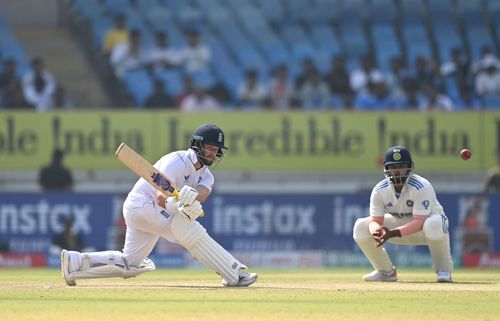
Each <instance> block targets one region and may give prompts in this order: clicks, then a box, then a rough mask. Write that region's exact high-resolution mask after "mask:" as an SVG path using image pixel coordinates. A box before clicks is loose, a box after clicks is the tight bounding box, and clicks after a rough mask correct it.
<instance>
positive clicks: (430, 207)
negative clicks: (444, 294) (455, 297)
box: [353, 146, 453, 282]
mask: <svg viewBox="0 0 500 321" xmlns="http://www.w3.org/2000/svg"><path fill="white" fill-rule="evenodd" d="M412 171H413V160H412V158H411V155H410V152H409V151H408V149H407V148H405V147H402V146H393V147H391V148H389V149H388V150H387V152H386V154H385V158H384V174H385V177H386V178H385V179H384V180H382V181H381V182H379V183H378V184H377V185H375V187H374V188H373V191H372V193H371V196H370V216H369V217H366V218H360V219H358V220H357V221H356V223H355V224H354V229H353V237H354V240H355V241H356V243H357V244H358V245H359V247H360V248H361V250H362V251H363V253H364V254H365V255H366V257H367V258H368V260H369V261H370V263H371V264H372V266H373V267H374V268H375V270H374V271H373V272H371V273H369V274H366V275H364V276H363V280H365V281H382V282H396V281H397V280H398V276H397V273H396V268H395V267H394V266H393V264H392V262H391V259H390V258H389V256H388V255H387V252H386V250H385V249H384V246H383V245H384V243H385V242H390V243H394V244H403V245H427V246H428V247H429V251H430V254H431V257H432V267H433V269H434V272H436V279H437V282H452V278H451V272H452V271H453V261H452V258H451V251H450V237H449V234H448V218H447V217H446V215H445V214H444V211H443V207H442V206H441V204H439V201H438V200H437V198H436V193H435V192H434V188H433V187H432V185H431V183H429V181H428V180H426V179H425V178H423V177H421V176H418V175H416V174H413V173H412Z"/></svg>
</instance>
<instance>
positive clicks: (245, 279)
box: [222, 270, 257, 286]
mask: <svg viewBox="0 0 500 321" xmlns="http://www.w3.org/2000/svg"><path fill="white" fill-rule="evenodd" d="M255 281H257V273H250V272H246V271H243V270H240V271H239V279H238V282H236V283H229V282H228V281H227V280H226V279H224V278H222V285H223V286H249V285H250V284H253V283H255Z"/></svg>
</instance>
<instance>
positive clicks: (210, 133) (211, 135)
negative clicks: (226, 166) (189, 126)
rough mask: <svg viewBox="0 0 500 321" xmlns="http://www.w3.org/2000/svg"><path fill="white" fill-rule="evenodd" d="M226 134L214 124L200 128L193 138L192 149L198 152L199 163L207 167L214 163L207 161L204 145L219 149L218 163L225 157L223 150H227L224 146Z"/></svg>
mask: <svg viewBox="0 0 500 321" xmlns="http://www.w3.org/2000/svg"><path fill="white" fill-rule="evenodd" d="M224 138H225V136H224V132H223V131H222V129H220V128H219V127H217V126H216V125H213V124H204V125H201V126H200V127H198V128H197V129H196V130H195V131H194V132H193V135H192V136H191V148H192V149H193V150H194V151H195V152H196V155H197V156H198V159H199V161H200V162H201V163H202V164H203V165H206V166H210V165H212V163H213V162H212V161H209V160H207V158H206V156H205V149H204V147H203V145H212V146H216V147H219V151H218V152H217V159H218V161H217V163H218V162H220V160H221V158H222V157H223V156H224V153H223V152H222V149H227V147H226V146H225V145H224Z"/></svg>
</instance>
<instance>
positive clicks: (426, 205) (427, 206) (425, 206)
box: [422, 200, 431, 209]
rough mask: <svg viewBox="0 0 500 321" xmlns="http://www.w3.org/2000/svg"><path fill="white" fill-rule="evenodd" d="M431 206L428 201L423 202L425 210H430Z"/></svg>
mask: <svg viewBox="0 0 500 321" xmlns="http://www.w3.org/2000/svg"><path fill="white" fill-rule="evenodd" d="M429 205H431V203H430V202H429V201H428V200H425V201H423V202H422V206H423V207H424V208H425V209H428V208H429Z"/></svg>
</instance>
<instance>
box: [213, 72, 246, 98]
mask: <svg viewBox="0 0 500 321" xmlns="http://www.w3.org/2000/svg"><path fill="white" fill-rule="evenodd" d="M218 73H219V77H220V79H221V80H222V83H223V84H224V86H226V88H227V89H228V90H229V92H230V94H231V96H232V97H233V100H236V99H237V97H238V86H239V85H240V84H241V83H242V81H243V79H244V77H243V71H242V70H241V69H240V68H238V67H236V68H221V69H219V70H218Z"/></svg>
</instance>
